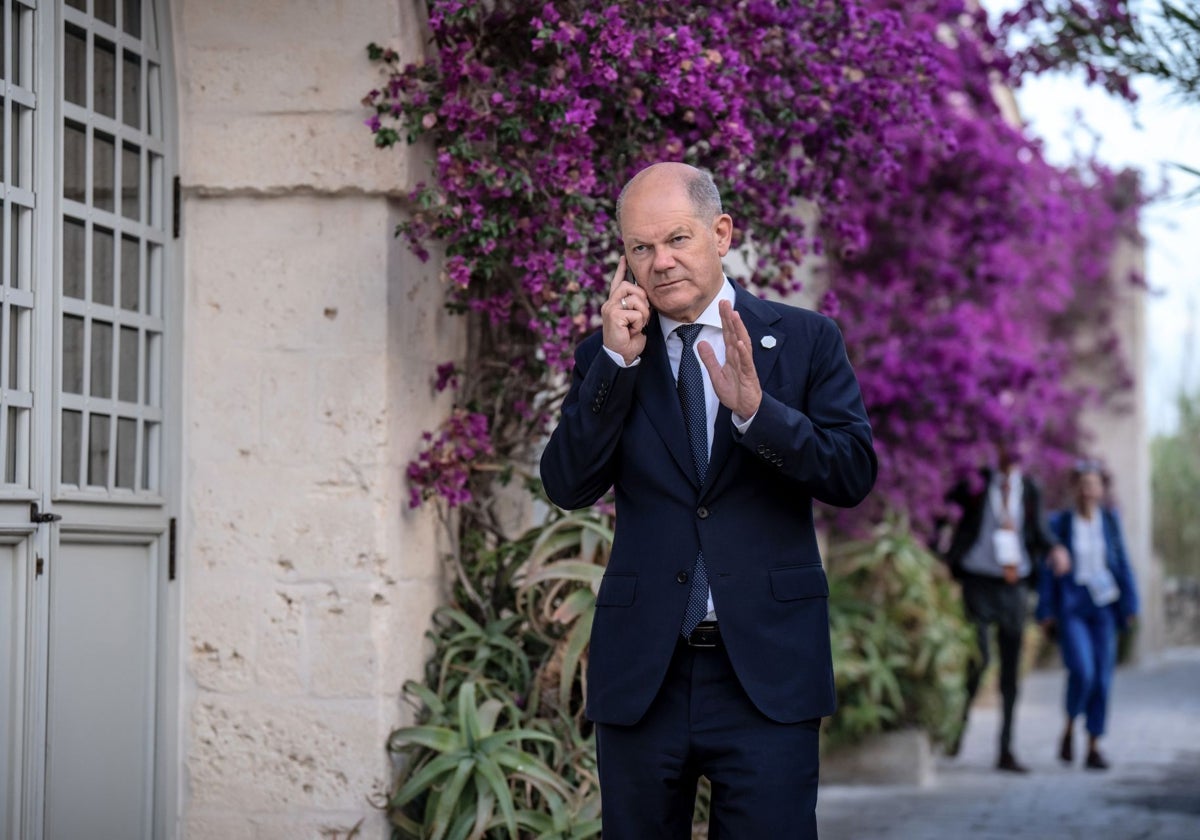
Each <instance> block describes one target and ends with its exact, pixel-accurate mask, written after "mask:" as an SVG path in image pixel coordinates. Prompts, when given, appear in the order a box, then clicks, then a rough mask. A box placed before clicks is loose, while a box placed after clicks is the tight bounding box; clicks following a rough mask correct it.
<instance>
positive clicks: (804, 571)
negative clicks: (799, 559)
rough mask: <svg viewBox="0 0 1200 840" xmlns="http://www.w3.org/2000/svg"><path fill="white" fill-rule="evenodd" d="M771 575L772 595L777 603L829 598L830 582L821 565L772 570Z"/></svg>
mask: <svg viewBox="0 0 1200 840" xmlns="http://www.w3.org/2000/svg"><path fill="white" fill-rule="evenodd" d="M770 575H771V594H772V595H774V596H775V600H776V601H798V600H800V599H801V598H828V597H829V581H828V580H826V579H825V569H823V568H822V567H821V564H820V563H812V564H809V565H807V566H785V567H784V568H782V569H771V571H770Z"/></svg>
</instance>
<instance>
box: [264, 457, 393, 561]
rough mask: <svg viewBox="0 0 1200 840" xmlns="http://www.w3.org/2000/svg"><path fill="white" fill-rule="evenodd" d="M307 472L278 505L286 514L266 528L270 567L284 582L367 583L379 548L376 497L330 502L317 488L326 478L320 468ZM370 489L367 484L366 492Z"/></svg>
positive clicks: (360, 493)
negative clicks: (272, 565) (283, 576)
mask: <svg viewBox="0 0 1200 840" xmlns="http://www.w3.org/2000/svg"><path fill="white" fill-rule="evenodd" d="M306 473H307V474H306V475H305V476H304V478H303V480H302V483H297V484H295V485H293V486H292V488H291V489H292V492H291V493H289V494H287V496H288V498H287V502H286V504H285V505H281V508H282V509H285V510H286V514H284V513H281V515H280V516H278V517H277V518H275V519H274V521H273V523H272V524H271V526H270V528H271V530H270V535H271V536H270V540H271V551H272V554H273V557H274V563H275V565H277V566H278V568H279V569H280V570H281V571H283V572H284V573H285V574H286V576H287V577H286V579H287V580H289V581H303V580H313V579H315V578H322V579H327V578H340V579H358V580H364V581H365V580H367V579H369V578H370V577H371V576H372V574H373V565H374V564H373V562H372V557H374V556H375V554H376V553H377V552H378V551H379V550H380V549H381V548H382V546H380V545H379V544H378V534H377V531H376V529H377V527H378V522H377V517H378V515H379V510H378V508H377V505H376V501H375V499H374V498H373V497H372V496H371V494H370V493H369V492H364V491H355V492H354V493H353V494H348V493H339V494H338V495H337V497H336V499H335V498H333V496H332V495H331V493H330V492H329V491H328V490H327V489H323V488H321V487H320V486H319V482H320V481H321V480H323V479H324V478H325V477H327V476H328V472H327V471H326V470H325V469H324V468H323V467H320V466H314V467H311V468H309V469H308V470H307V471H306ZM298 481H300V480H299V479H298ZM372 487H373V484H370V483H369V484H368V486H367V489H368V490H370V489H371V488H372ZM335 502H336V503H335Z"/></svg>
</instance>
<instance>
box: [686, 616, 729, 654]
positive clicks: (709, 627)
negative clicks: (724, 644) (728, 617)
mask: <svg viewBox="0 0 1200 840" xmlns="http://www.w3.org/2000/svg"><path fill="white" fill-rule="evenodd" d="M684 641H686V642H687V645H688V647H694V648H715V647H720V646H721V628H720V627H719V626H718V625H717V622H715V621H701V622H700V623H699V624H697V625H696V629H695V630H693V631H692V634H691V635H690V636H688V637H687V639H685V640H684Z"/></svg>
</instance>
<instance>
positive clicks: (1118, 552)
mask: <svg viewBox="0 0 1200 840" xmlns="http://www.w3.org/2000/svg"><path fill="white" fill-rule="evenodd" d="M1107 518H1108V520H1109V530H1110V535H1109V537H1108V538H1109V539H1111V540H1112V541H1113V543H1114V545H1113V548H1114V552H1113V554H1114V557H1115V558H1116V561H1117V562H1116V568H1114V569H1113V570H1112V572H1113V577H1115V578H1116V580H1117V586H1118V587H1119V588H1120V590H1121V597H1120V600H1118V601H1117V612H1118V614H1119V615H1120V616H1121V623H1122V624H1124V623H1125V621H1126V620H1127V619H1128V618H1130V617H1131V616H1135V615H1137V614H1138V594H1137V583H1136V582H1135V581H1134V579H1133V566H1132V565H1131V564H1130V562H1129V553H1128V552H1127V551H1126V550H1125V537H1124V534H1123V532H1122V528H1121V519H1120V517H1119V516H1117V513H1116V511H1108V513H1107Z"/></svg>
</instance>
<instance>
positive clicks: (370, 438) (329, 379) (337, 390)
mask: <svg viewBox="0 0 1200 840" xmlns="http://www.w3.org/2000/svg"><path fill="white" fill-rule="evenodd" d="M379 350H380V352H378V353H375V354H370V355H368V354H355V355H352V356H343V357H339V358H324V359H321V360H320V361H318V362H316V363H315V365H314V377H315V380H316V385H315V388H314V389H313V394H312V398H313V402H314V408H315V409H316V415H317V423H318V425H319V429H320V431H321V432H322V433H323V436H324V438H325V445H326V447H327V449H326V451H329V452H332V453H336V455H337V457H338V458H339V459H345V460H347V461H349V462H351V463H357V464H363V465H374V464H383V463H386V462H387V455H388V453H387V444H388V411H389V409H390V410H392V411H396V412H399V413H406V412H405V408H406V406H400V405H397V406H389V405H388V402H387V396H388V391H387V377H388V367H389V360H388V358H387V356H386V355H385V353H384V348H383V347H382V346H381V347H380V348H379Z"/></svg>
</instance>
